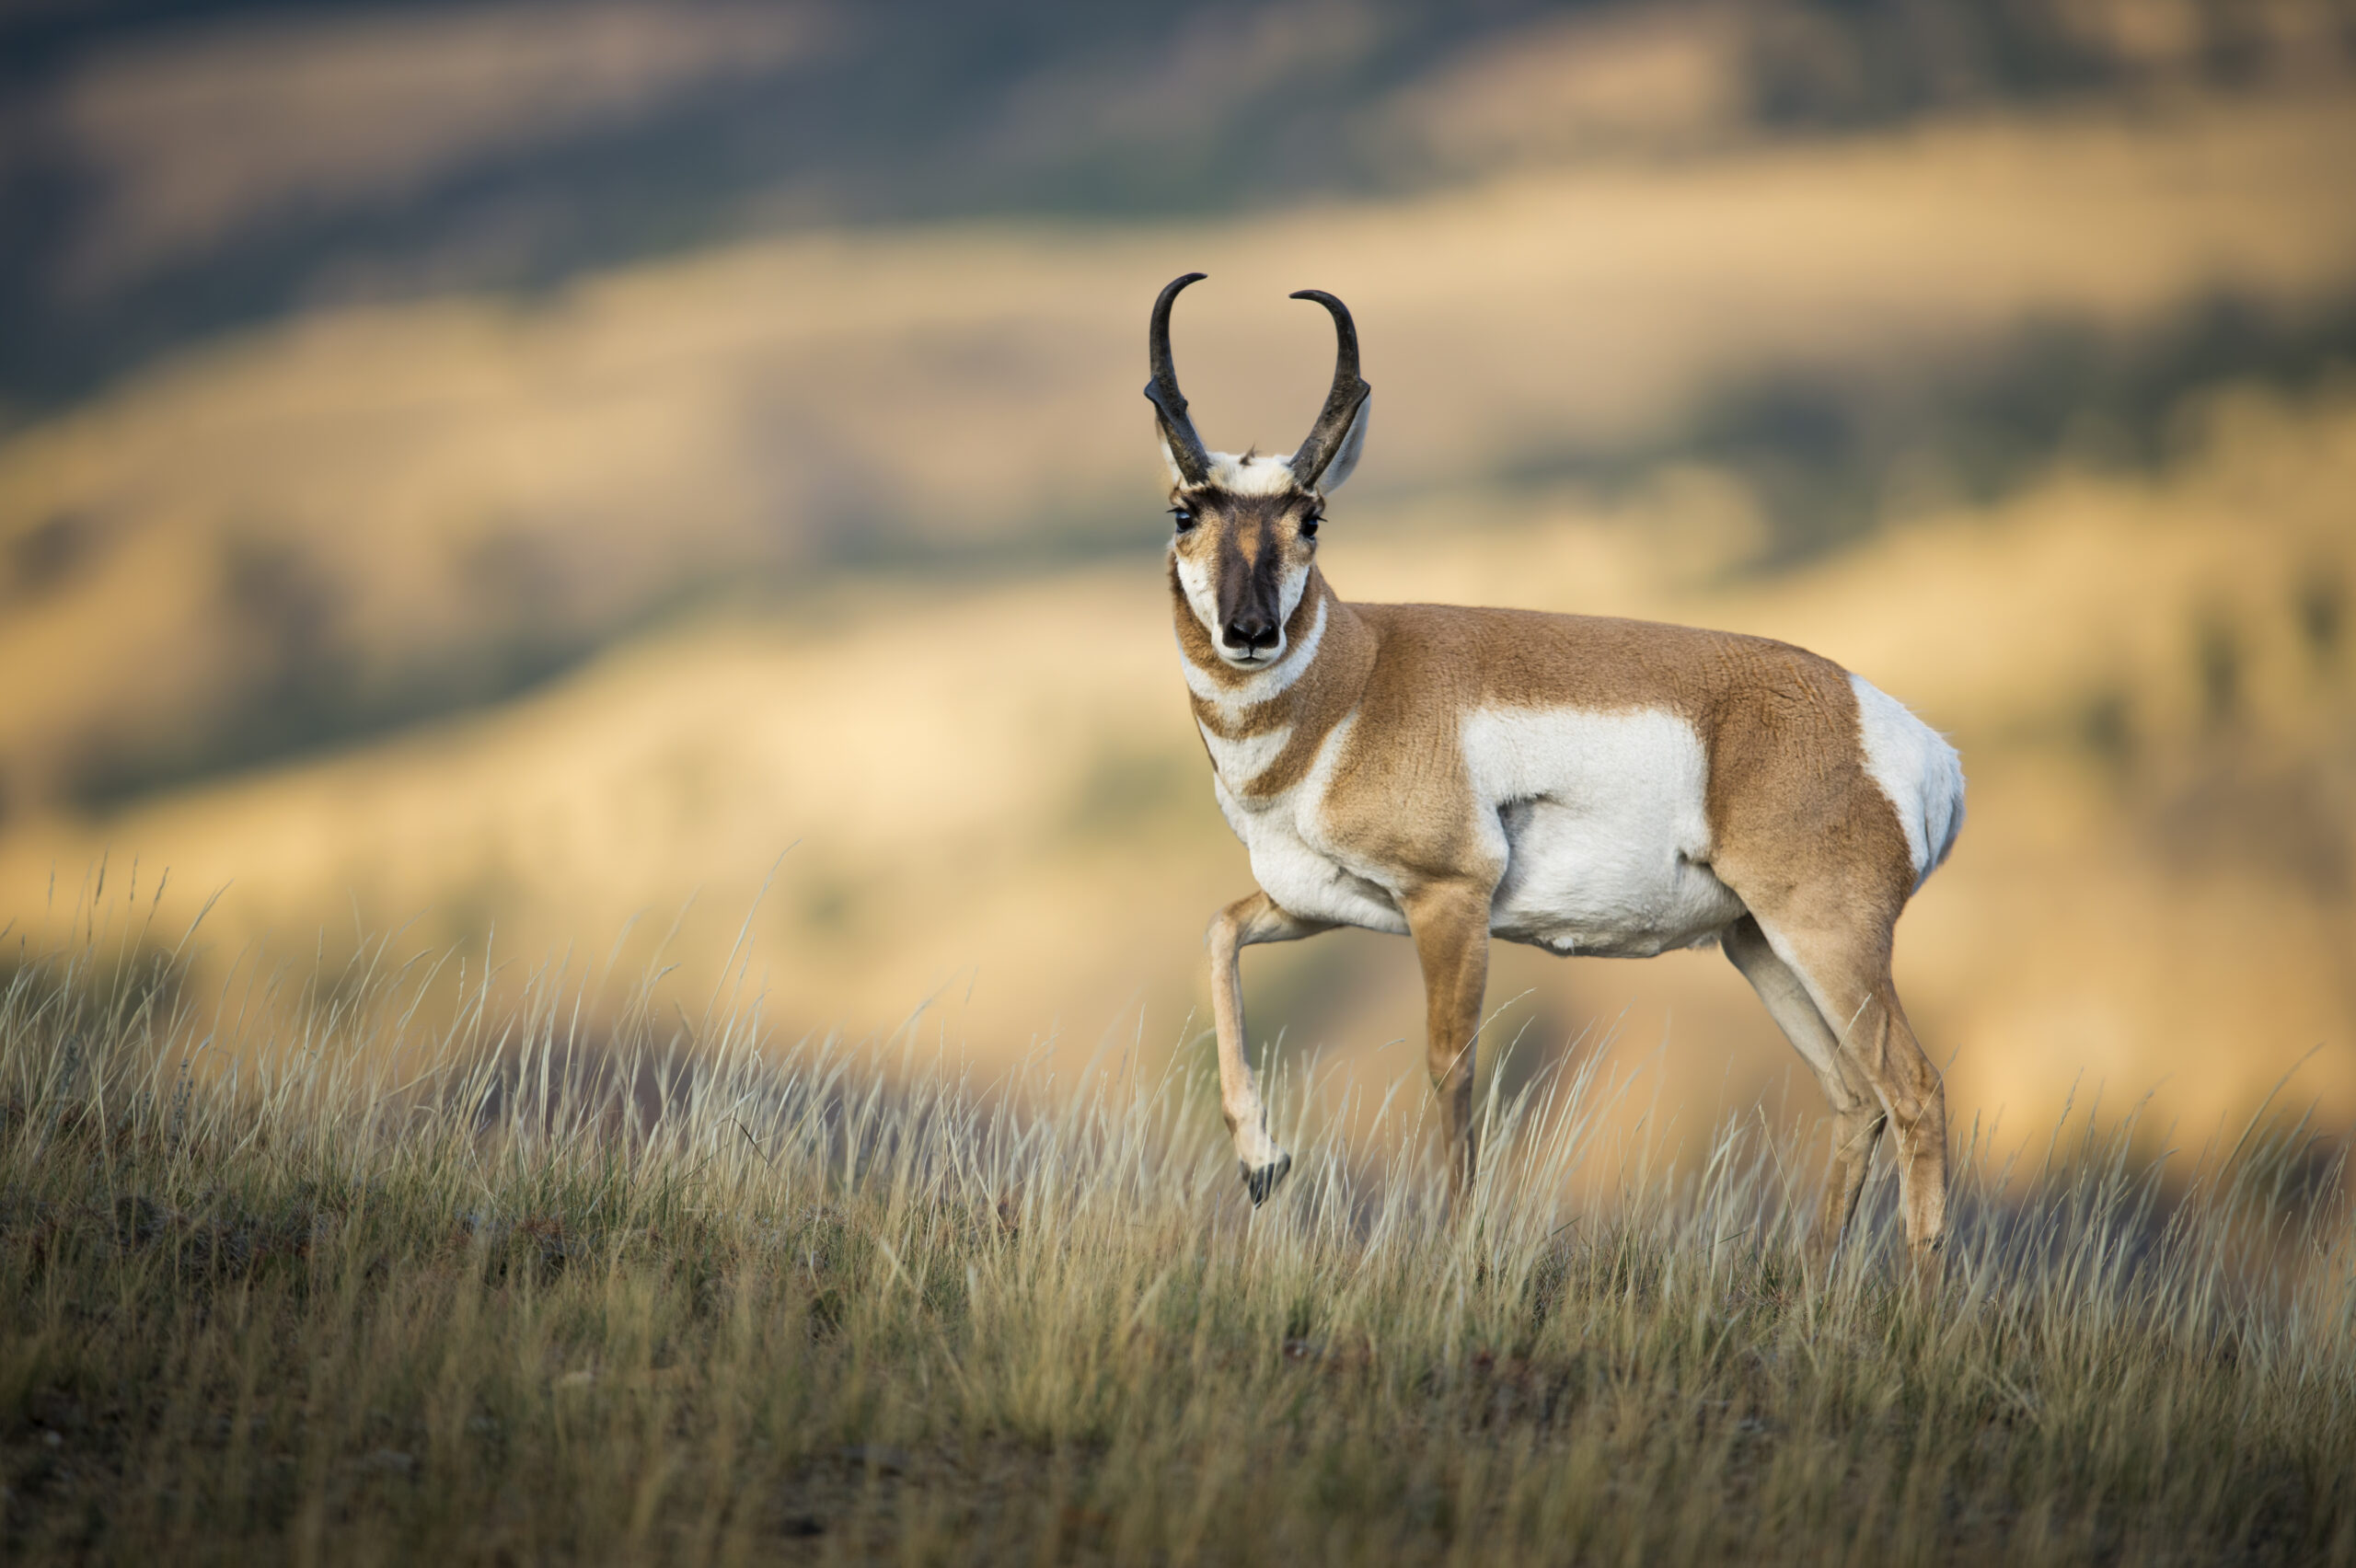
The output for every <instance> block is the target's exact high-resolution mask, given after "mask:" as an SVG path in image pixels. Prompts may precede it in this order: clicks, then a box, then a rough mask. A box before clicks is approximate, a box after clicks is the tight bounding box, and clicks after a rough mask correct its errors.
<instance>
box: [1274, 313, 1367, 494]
mask: <svg viewBox="0 0 2356 1568" xmlns="http://www.w3.org/2000/svg"><path fill="white" fill-rule="evenodd" d="M1292 297H1293V298H1295V299H1313V300H1315V301H1316V302H1317V303H1318V304H1320V305H1322V306H1324V307H1325V308H1326V309H1327V310H1329V311H1331V312H1332V313H1333V317H1334V339H1335V340H1336V347H1335V349H1334V389H1333V390H1332V391H1330V392H1328V393H1326V394H1325V406H1324V407H1323V408H1322V409H1319V410H1318V411H1317V422H1316V423H1315V424H1313V425H1311V427H1310V430H1309V439H1308V440H1306V441H1304V442H1302V443H1301V444H1300V450H1299V451H1298V452H1296V453H1294V454H1293V455H1292V476H1293V478H1296V479H1298V480H1299V481H1300V484H1301V486H1302V488H1303V489H1314V488H1315V486H1316V484H1317V481H1318V479H1319V478H1320V477H1322V475H1323V474H1324V472H1325V470H1326V469H1327V468H1328V467H1331V466H1332V465H1333V462H1334V456H1335V455H1337V454H1338V453H1339V452H1340V451H1341V450H1342V439H1343V437H1345V436H1346V435H1348V434H1349V433H1350V421H1352V420H1354V419H1356V418H1357V412H1358V406H1359V405H1360V404H1362V403H1364V402H1365V401H1366V399H1367V394H1368V393H1369V392H1372V391H1373V390H1374V388H1373V387H1371V386H1368V385H1367V384H1366V382H1365V381H1364V379H1362V378H1361V377H1360V376H1359V375H1358V328H1357V322H1355V321H1352V320H1351V319H1350V307H1349V306H1346V305H1344V304H1343V303H1342V302H1341V301H1340V300H1338V299H1335V298H1334V296H1333V295H1332V294H1327V293H1326V292H1325V291H1324V290H1323V289H1302V290H1301V291H1300V292H1299V293H1298V294H1294V295H1293V296H1292Z"/></svg>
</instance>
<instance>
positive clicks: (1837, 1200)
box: [1718, 915, 1888, 1274]
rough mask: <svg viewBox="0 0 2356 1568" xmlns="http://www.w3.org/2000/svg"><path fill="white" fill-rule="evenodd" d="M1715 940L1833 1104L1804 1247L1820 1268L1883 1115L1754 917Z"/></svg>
mask: <svg viewBox="0 0 2356 1568" xmlns="http://www.w3.org/2000/svg"><path fill="white" fill-rule="evenodd" d="M1718 945H1719V946H1720V947H1721V948H1723V949H1724V950H1725V951H1726V955H1727V960H1728V961H1729V962H1731V963H1733V964H1734V966H1735V968H1736V969H1738V970H1739V971H1740V972H1741V974H1742V977H1743V978H1744V979H1746V980H1748V981H1750V988H1751V989H1752V990H1754V991H1756V992H1758V993H1759V999H1760V1001H1761V1002H1762V1003H1764V1004H1765V1005H1766V1008H1767V1014H1768V1016H1769V1017H1770V1018H1773V1020H1775V1027H1776V1028H1778V1029H1780V1030H1782V1031H1783V1032H1784V1039H1786V1040H1789V1041H1790V1042H1791V1043H1792V1049H1794V1050H1796V1051H1797V1052H1798V1053H1799V1054H1800V1056H1801V1058H1802V1059H1803V1060H1804V1061H1806V1062H1807V1065H1808V1066H1810V1067H1811V1068H1813V1069H1814V1070H1815V1073H1816V1078H1817V1082H1818V1083H1819V1085H1821V1086H1822V1087H1823V1090H1824V1098H1825V1099H1826V1100H1827V1101H1829V1102H1831V1107H1832V1157H1831V1165H1830V1167H1829V1169H1828V1170H1826V1172H1825V1182H1824V1204H1823V1206H1822V1208H1821V1209H1820V1210H1819V1214H1818V1217H1817V1226H1816V1239H1815V1242H1814V1244H1813V1246H1812V1247H1811V1248H1810V1252H1811V1254H1812V1255H1813V1258H1814V1261H1815V1263H1816V1266H1817V1270H1818V1273H1819V1274H1830V1272H1831V1267H1832V1262H1833V1258H1834V1255H1835V1253H1836V1252H1837V1251H1839V1249H1840V1245H1841V1241H1842V1238H1843V1237H1844V1236H1846V1235H1847V1234H1848V1230H1849V1226H1850V1223H1851V1221H1852V1220H1854V1218H1855V1217H1856V1213H1857V1196H1858V1194H1859V1193H1862V1192H1863V1191H1864V1190H1865V1173H1866V1171H1867V1170H1870V1169H1871V1168H1872V1166H1873V1159H1874V1147H1875V1146H1876V1145H1877V1144H1878V1143H1879V1142H1880V1141H1881V1135H1882V1128H1883V1126H1884V1125H1885V1124H1886V1123H1887V1121H1888V1116H1887V1114H1886V1113H1884V1112H1883V1110H1882V1107H1881V1102H1880V1101H1879V1100H1878V1099H1877V1098H1876V1096H1875V1094H1874V1089H1873V1085H1872V1083H1871V1082H1870V1081H1869V1080H1868V1079H1867V1078H1865V1075H1864V1073H1862V1072H1861V1071H1859V1070H1858V1068H1857V1066H1856V1065H1855V1064H1854V1063H1853V1062H1852V1061H1850V1059H1849V1057H1848V1055H1846V1054H1845V1053H1844V1052H1842V1049H1841V1041H1840V1038H1839V1036H1837V1035H1835V1034H1834V1033H1833V1032H1832V1026H1831V1024H1829V1023H1827V1022H1825V1021H1824V1015H1823V1014H1822V1013H1821V1012H1819V1011H1818V1010H1817V1006H1816V1003H1815V1001H1814V1000H1813V999H1812V998H1811V997H1809V996H1808V992H1807V984H1806V982H1804V981H1803V980H1802V979H1801V978H1800V975H1799V972H1798V971H1797V970H1795V969H1794V968H1793V967H1792V966H1791V965H1790V964H1788V963H1784V961H1783V960H1782V959H1781V958H1779V957H1777V956H1776V954H1775V950H1774V949H1773V947H1772V946H1770V945H1769V943H1768V940H1767V936H1766V933H1765V932H1763V931H1761V929H1760V928H1759V922H1758V921H1757V920H1755V919H1753V918H1751V917H1750V916H1748V915H1746V916H1744V917H1742V918H1741V919H1739V920H1738V921H1736V922H1735V923H1734V924H1733V925H1732V926H1730V927H1728V928H1727V930H1726V933H1725V934H1724V936H1723V937H1722V938H1721V939H1720V940H1719V944H1718Z"/></svg>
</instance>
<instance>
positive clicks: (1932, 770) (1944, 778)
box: [1849, 675, 1963, 887]
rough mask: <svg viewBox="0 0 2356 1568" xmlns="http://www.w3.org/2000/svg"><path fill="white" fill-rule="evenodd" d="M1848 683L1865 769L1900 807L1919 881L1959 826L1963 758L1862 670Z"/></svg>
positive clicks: (1935, 864) (1941, 856) (1917, 883)
mask: <svg viewBox="0 0 2356 1568" xmlns="http://www.w3.org/2000/svg"><path fill="white" fill-rule="evenodd" d="M1849 687H1850V689H1851V690H1853V691H1854V692H1855V693H1856V694H1857V731H1858V734H1859V738H1860V739H1861V740H1862V741H1863V743H1864V744H1865V771H1866V772H1867V773H1869V774H1871V775H1872V776H1873V780H1874V782H1875V783H1877V784H1878V785H1880V786H1881V792H1882V793H1883V794H1884V795H1887V796H1888V797H1889V803H1890V805H1891V806H1892V807H1893V808H1894V809H1896V811H1897V813H1898V825H1899V826H1900V828H1901V829H1903V830H1904V832H1905V834H1906V851H1907V853H1908V855H1910V856H1911V858H1912V859H1913V861H1914V885H1915V886H1917V887H1920V886H1922V885H1923V878H1925V877H1927V876H1929V875H1930V874H1931V872H1932V871H1933V870H1936V869H1937V867H1938V865H1939V862H1940V861H1942V860H1944V859H1946V858H1947V851H1948V850H1949V849H1952V848H1954V847H1955V836H1956V835H1957V834H1958V832H1960V831H1961V830H1962V828H1963V759H1962V758H1961V757H1959V756H1958V755H1956V750H1955V748H1954V747H1953V746H1951V745H1949V744H1947V740H1946V736H1945V735H1942V734H1940V733H1939V732H1937V731H1936V730H1934V729H1932V728H1931V727H1930V726H1929V725H1928V724H1925V723H1923V721H1921V720H1920V719H1917V718H1915V717H1914V715H1913V714H1911V713H1910V712H1908V711H1907V710H1906V705H1905V704H1904V703H1902V702H1900V701H1899V700H1898V699H1897V698H1894V697H1891V696H1890V695H1889V694H1888V693H1887V692H1885V691H1883V690H1882V689H1881V688H1880V687H1879V686H1875V685H1874V684H1873V683H1872V682H1871V681H1869V680H1867V679H1865V676H1863V675H1851V676H1850V677H1849Z"/></svg>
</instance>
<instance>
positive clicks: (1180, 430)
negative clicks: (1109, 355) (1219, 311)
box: [1145, 272, 1211, 485]
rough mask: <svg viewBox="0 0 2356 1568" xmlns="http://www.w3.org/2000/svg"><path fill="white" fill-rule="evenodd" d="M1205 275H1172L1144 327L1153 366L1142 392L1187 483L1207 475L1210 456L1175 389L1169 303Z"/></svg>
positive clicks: (1197, 481)
mask: <svg viewBox="0 0 2356 1568" xmlns="http://www.w3.org/2000/svg"><path fill="white" fill-rule="evenodd" d="M1209 275H1210V274H1209V273H1207V272H1189V273H1187V274H1186V275H1185V276H1184V277H1183V278H1172V280H1171V281H1170V284H1169V286H1168V287H1167V288H1165V289H1163V290H1162V291H1161V298H1160V299H1157V300H1155V301H1154V302H1153V325H1152V326H1151V327H1149V328H1148V329H1147V330H1146V358H1147V360H1148V361H1149V363H1151V364H1152V366H1153V379H1152V380H1151V381H1149V382H1147V383H1146V384H1145V395H1146V398H1147V399H1148V400H1149V401H1150V402H1151V403H1152V404H1153V407H1154V409H1155V411H1156V412H1157V413H1159V414H1160V415H1161V436H1162V439H1163V440H1164V441H1167V442H1168V443H1169V444H1170V455H1171V457H1172V459H1174V460H1175V461H1176V463H1177V465H1178V472H1179V474H1180V475H1181V476H1183V477H1184V479H1185V481H1186V482H1187V483H1188V484H1189V485H1199V484H1201V483H1203V482H1204V481H1205V480H1207V479H1208V478H1210V477H1211V459H1210V454H1209V453H1207V452H1206V451H1204V450H1203V438H1202V437H1201V436H1199V435H1196V434H1195V421H1192V420H1190V419H1188V418H1187V417H1186V395H1185V394H1184V393H1183V392H1181V391H1179V390H1178V367H1177V366H1176V365H1174V364H1172V363H1171V362H1170V306H1171V305H1172V303H1173V302H1175V301H1176V299H1177V298H1178V294H1179V291H1180V290H1182V289H1184V287H1185V286H1186V285H1187V284H1188V283H1195V282H1201V281H1202V280H1203V279H1205V278H1207V277H1208V276H1209Z"/></svg>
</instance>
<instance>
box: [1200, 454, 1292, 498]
mask: <svg viewBox="0 0 2356 1568" xmlns="http://www.w3.org/2000/svg"><path fill="white" fill-rule="evenodd" d="M1211 483H1213V484H1215V485H1217V486H1218V488H1219V489H1221V490H1231V491H1233V492H1234V493H1235V494H1237V495H1282V494H1284V493H1285V491H1287V490H1290V489H1292V488H1293V478H1292V459H1291V458H1289V457H1260V456H1255V455H1252V454H1250V453H1246V454H1244V455H1242V456H1241V457H1239V456H1237V455H1235V454H1233V453H1231V452H1214V453H1212V454H1211Z"/></svg>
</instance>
